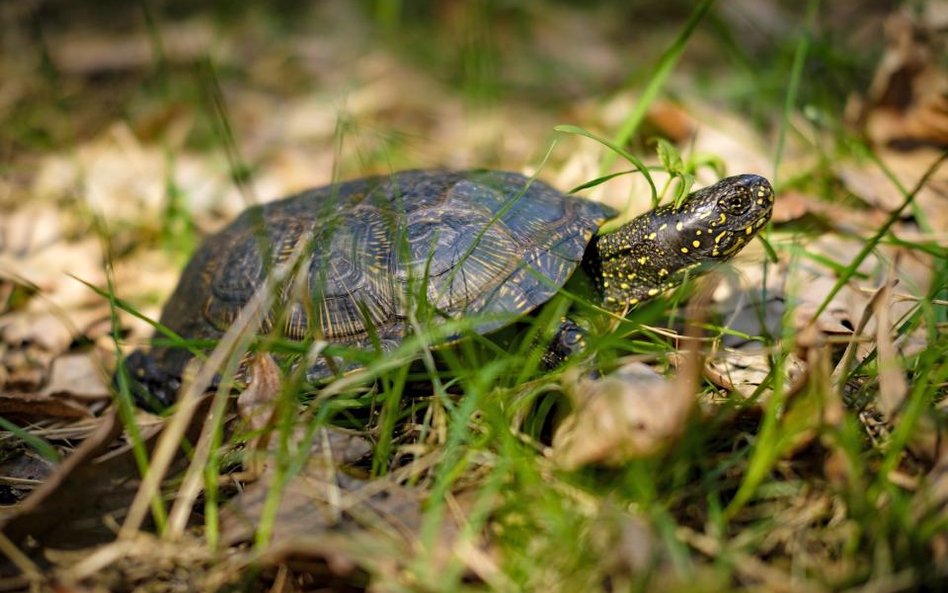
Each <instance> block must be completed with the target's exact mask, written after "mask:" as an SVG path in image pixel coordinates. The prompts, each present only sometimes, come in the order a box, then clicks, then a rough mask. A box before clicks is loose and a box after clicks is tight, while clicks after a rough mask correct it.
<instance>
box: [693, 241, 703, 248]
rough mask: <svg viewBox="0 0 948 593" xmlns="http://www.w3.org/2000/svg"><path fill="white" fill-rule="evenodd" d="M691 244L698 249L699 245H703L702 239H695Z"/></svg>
mask: <svg viewBox="0 0 948 593" xmlns="http://www.w3.org/2000/svg"><path fill="white" fill-rule="evenodd" d="M691 245H692V246H694V247H695V248H696V249H697V248H698V247H701V241H698V240H694V241H692V242H691Z"/></svg>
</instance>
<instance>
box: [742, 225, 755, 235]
mask: <svg viewBox="0 0 948 593" xmlns="http://www.w3.org/2000/svg"><path fill="white" fill-rule="evenodd" d="M753 232H754V227H747V228H746V229H744V234H745V235H749V234H751V233H753Z"/></svg>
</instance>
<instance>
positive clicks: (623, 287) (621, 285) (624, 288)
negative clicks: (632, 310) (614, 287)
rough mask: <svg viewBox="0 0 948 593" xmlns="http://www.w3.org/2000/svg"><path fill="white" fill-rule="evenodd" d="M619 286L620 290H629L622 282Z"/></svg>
mask: <svg viewBox="0 0 948 593" xmlns="http://www.w3.org/2000/svg"><path fill="white" fill-rule="evenodd" d="M619 288H621V289H622V290H629V285H628V284H626V283H625V282H623V283H622V284H620V285H619Z"/></svg>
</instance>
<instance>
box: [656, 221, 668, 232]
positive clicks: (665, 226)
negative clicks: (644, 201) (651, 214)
mask: <svg viewBox="0 0 948 593" xmlns="http://www.w3.org/2000/svg"><path fill="white" fill-rule="evenodd" d="M667 228H668V223H667V222H666V223H662V226H660V227H658V230H660V231H664V230H665V229H667Z"/></svg>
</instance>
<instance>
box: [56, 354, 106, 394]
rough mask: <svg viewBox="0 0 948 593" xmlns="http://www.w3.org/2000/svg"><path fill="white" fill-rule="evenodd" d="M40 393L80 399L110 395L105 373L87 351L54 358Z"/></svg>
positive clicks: (96, 359)
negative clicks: (47, 379)
mask: <svg viewBox="0 0 948 593" xmlns="http://www.w3.org/2000/svg"><path fill="white" fill-rule="evenodd" d="M40 395H43V396H46V397H53V396H68V397H71V398H76V399H82V400H100V399H107V398H108V397H109V396H110V394H109V387H108V384H107V383H106V373H105V371H104V369H103V368H102V365H101V363H100V361H99V359H98V357H97V356H95V355H94V354H92V353H89V352H82V353H76V354H64V355H63V356H60V357H59V358H57V359H56V360H54V361H53V366H52V369H51V371H50V376H49V381H48V382H47V383H46V386H45V387H44V388H43V390H42V391H41V392H40Z"/></svg>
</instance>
